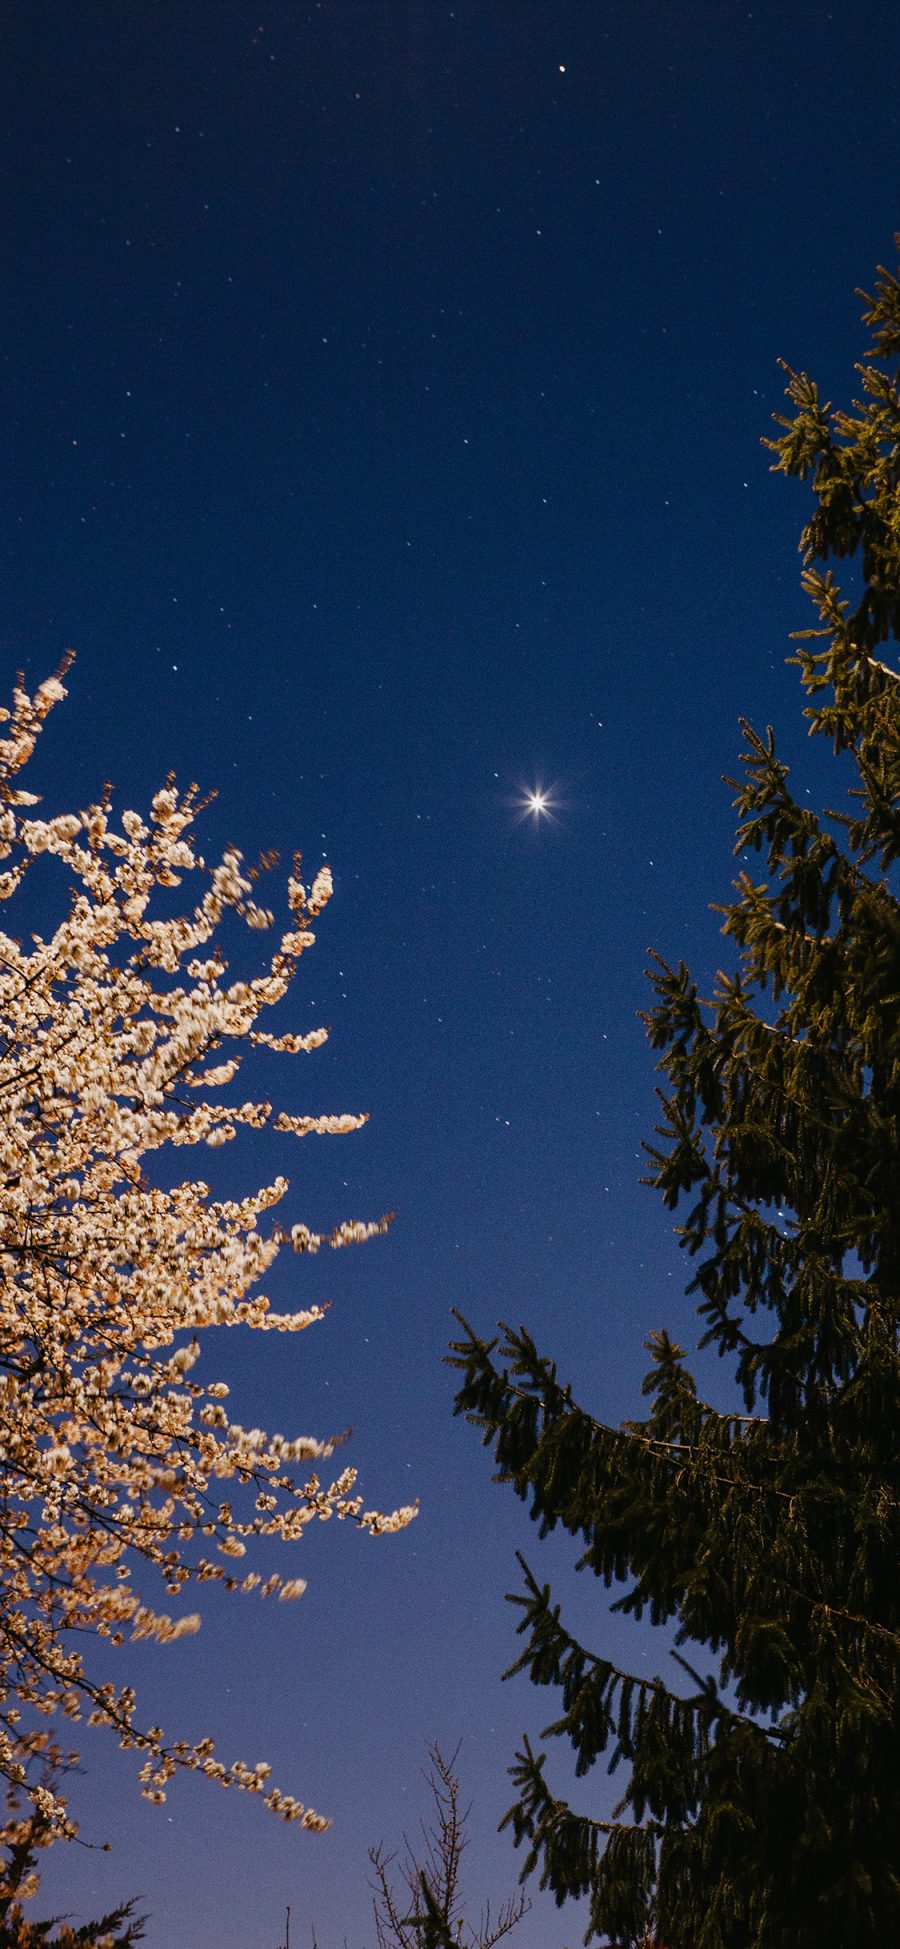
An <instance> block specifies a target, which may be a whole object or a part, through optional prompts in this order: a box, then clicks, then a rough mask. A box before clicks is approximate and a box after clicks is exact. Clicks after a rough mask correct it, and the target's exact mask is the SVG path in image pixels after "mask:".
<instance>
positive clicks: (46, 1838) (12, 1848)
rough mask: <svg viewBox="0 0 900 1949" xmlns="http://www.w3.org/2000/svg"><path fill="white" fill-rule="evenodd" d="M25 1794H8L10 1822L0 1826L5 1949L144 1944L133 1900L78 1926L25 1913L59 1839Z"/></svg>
mask: <svg viewBox="0 0 900 1949" xmlns="http://www.w3.org/2000/svg"><path fill="white" fill-rule="evenodd" d="M21 1798H22V1795H21V1792H20V1790H19V1789H17V1788H15V1787H12V1788H10V1789H9V1790H8V1792H7V1806H6V1813H7V1818H6V1821H5V1823H4V1824H3V1826H2V1828H0V1949H137V1945H138V1943H140V1942H143V1940H144V1917H143V1916H141V1915H137V1914H136V1913H135V1908H136V1903H135V1902H134V1901H130V1902H122V1903H121V1904H120V1906H119V1907H118V1908H115V1909H112V1910H111V1911H110V1913H109V1914H108V1915H102V1916H100V1917H99V1918H98V1919H97V1920H96V1921H91V1922H82V1923H80V1924H79V1923H73V1922H71V1921H70V1920H69V1919H68V1917H66V1916H61V1915H56V1916H52V1917H50V1918H49V1919H48V1920H45V1921H40V1922H38V1921H35V1920H33V1919H31V1918H30V1917H29V1916H28V1915H27V1914H26V1906H25V1905H26V1904H27V1905H28V1906H30V1904H31V1902H32V1901H33V1900H34V1898H35V1896H36V1895H37V1892H38V1888H39V1886H40V1871H39V1868H38V1861H39V1858H40V1855H41V1854H42V1852H43V1850H44V1849H45V1848H48V1847H49V1846H51V1844H52V1842H53V1840H54V1826H53V1820H52V1817H51V1815H50V1814H48V1813H47V1812H45V1811H44V1810H42V1808H41V1806H40V1804H38V1805H37V1806H34V1807H33V1808H32V1809H31V1811H30V1812H28V1811H26V1812H23V1810H22V1807H21V1804H20V1803H21Z"/></svg>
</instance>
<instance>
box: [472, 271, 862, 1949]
mask: <svg viewBox="0 0 900 1949" xmlns="http://www.w3.org/2000/svg"><path fill="white" fill-rule="evenodd" d="M897 244H898V249H900V237H898V239H897ZM860 295H861V296H865V294H863V293H861V294H860ZM865 304H866V310H865V313H864V322H865V324H866V325H867V326H868V327H869V329H870V331H871V333H872V335H873V344H872V348H871V350H870V351H869V352H868V353H867V354H866V358H865V362H864V363H863V364H861V365H860V366H858V367H857V372H858V374H859V380H860V386H861V390H862V394H863V397H862V401H861V402H857V403H855V404H854V406H853V409H852V411H849V412H842V411H837V410H833V409H832V407H831V406H830V405H825V404H823V403H822V402H821V401H820V397H819V393H818V391H817V388H816V386H815V385H814V384H813V382H812V381H811V380H810V379H809V378H808V377H806V376H805V375H804V374H798V373H794V372H790V371H788V369H787V368H785V370H786V371H788V378H789V385H788V398H789V400H790V412H789V414H788V416H786V417H779V419H778V428H779V431H778V435H777V437H776V438H775V439H773V440H771V441H768V442H766V444H767V445H769V446H770V447H771V449H772V451H773V453H774V455H775V470H776V471H778V470H780V471H781V472H783V473H786V474H790V475H796V476H799V477H800V478H801V479H804V480H809V481H810V482H811V485H812V490H813V495H814V500H815V505H814V511H813V513H812V516H811V519H810V520H809V522H808V525H807V526H806V528H805V529H804V531H803V536H802V541H801V548H802V552H803V560H804V573H803V582H804V585H805V588H806V590H807V593H808V595H809V596H810V597H811V598H812V602H813V604H814V607H815V611H816V624H815V626H814V627H812V628H810V629H807V630H804V631H803V632H802V633H801V634H800V635H799V636H798V638H797V639H795V640H796V654H795V656H794V657H793V658H792V661H793V662H795V663H796V665H797V666H798V668H799V673H800V679H801V681H802V686H803V690H804V692H805V715H806V717H807V718H808V720H809V730H810V734H811V735H812V736H813V737H815V738H819V739H825V740H827V742H828V744H829V745H830V746H831V748H832V750H833V752H834V753H835V754H836V763H835V780H836V783H835V788H834V790H835V796H836V797H837V798H838V800H839V803H838V806H837V809H834V810H832V809H828V810H823V811H822V812H821V813H818V814H817V813H816V812H815V811H814V810H812V809H810V803H809V801H808V800H806V802H804V803H800V802H799V800H798V798H797V797H796V796H794V794H793V792H792V790H791V785H790V781H789V775H788V768H787V766H786V765H785V764H784V763H783V762H782V761H781V759H780V758H779V756H778V754H777V751H776V745H775V739H774V735H773V733H772V731H771V729H770V730H768V731H767V732H766V734H765V735H764V736H763V735H760V734H759V733H758V732H757V731H755V730H754V729H752V728H751V726H750V725H749V724H743V725H742V730H743V733H744V744H745V749H744V751H743V754H742V761H741V763H742V771H741V775H740V778H739V780H738V781H732V782H734V783H735V786H736V791H737V797H736V801H735V803H736V806H737V811H738V828H737V846H736V849H735V850H736V852H740V853H742V854H746V853H747V852H748V851H755V853H757V854H758V855H760V856H761V860H762V862H764V865H763V867H762V873H761V874H760V873H757V875H756V876H755V877H754V876H751V875H750V874H748V873H741V874H740V875H739V877H738V879H737V880H736V882H735V889H734V898H733V900H732V901H731V902H730V904H729V905H727V906H726V907H724V908H723V909H721V911H722V913H723V915H724V925H723V932H724V934H725V935H726V937H727V939H728V941H729V942H730V943H732V944H733V946H732V948H731V950H730V952H731V967H730V971H729V972H726V973H722V974H720V975H719V976H718V978H717V982H716V985H715V989H714V993H713V995H712V997H711V999H709V1000H704V999H702V998H701V996H700V994H699V992H698V988H697V985H696V984H695V982H694V980H693V979H692V977H691V974H690V972H689V970H688V969H687V967H685V966H684V965H681V966H679V967H677V968H671V967H669V966H667V965H666V964H665V963H663V962H662V961H659V962H655V963H654V966H653V968H652V971H651V975H650V979H651V982H652V986H653V991H654V999H653V1005H652V1007H651V1008H650V1010H649V1012H648V1013H647V1015H646V1017H645V1021H646V1025H647V1029H648V1032H649V1037H650V1041H651V1044H652V1045H653V1047H654V1048H655V1049H657V1050H658V1051H660V1052H661V1059H660V1069H661V1071H662V1072H663V1076H664V1087H663V1089H662V1090H661V1091H660V1099H661V1103H662V1112H661V1123H660V1125H659V1126H658V1134H657V1141H656V1142H655V1143H654V1144H653V1145H648V1146H647V1150H648V1153H649V1157H650V1161H651V1167H652V1168H651V1174H650V1177H649V1179H648V1181H649V1182H651V1183H652V1184H654V1185H655V1186H656V1187H657V1189H658V1190H659V1191H660V1192H661V1193H662V1196H663V1198H664V1200H665V1203H666V1205H667V1206H668V1207H669V1208H670V1209H672V1210H675V1208H676V1207H677V1208H678V1211H679V1220H680V1223H679V1228H678V1229H679V1234H680V1240H681V1244H682V1245H683V1247H684V1249H685V1251H686V1252H687V1254H688V1255H689V1257H690V1259H691V1260H692V1262H693V1264H692V1273H693V1277H692V1280H691V1285H690V1287H689V1290H690V1291H692V1292H694V1293H696V1295H697V1301H698V1312H699V1318H700V1322H701V1332H702V1337H701V1339H700V1345H701V1346H702V1345H709V1346H711V1347H713V1348H715V1349H717V1351H718V1353H719V1354H720V1355H721V1356H723V1358H724V1360H725V1362H726V1364H727V1369H730V1371H731V1372H732V1373H733V1376H734V1381H735V1383H736V1385H735V1388H734V1396H733V1398H734V1406H735V1412H733V1413H732V1412H726V1413H723V1412H721V1411H717V1410H716V1409H715V1408H714V1407H713V1406H712V1405H711V1404H710V1403H708V1402H707V1401H705V1400H704V1399H702V1398H701V1395H700V1392H699V1390H698V1386H697V1383H696V1381H695V1379H694V1377H693V1376H692V1374H691V1372H690V1370H689V1367H688V1364H687V1361H686V1356H685V1354H684V1353H683V1352H682V1350H681V1348H679V1347H678V1346H677V1345H676V1344H675V1343H674V1342H673V1340H672V1339H671V1338H670V1337H669V1335H668V1334H667V1333H666V1332H664V1331H662V1332H659V1333H655V1334H654V1335H653V1337H652V1339H651V1340H650V1342H649V1343H648V1344H649V1351H650V1355H651V1358H652V1366H651V1371H650V1373H649V1374H648V1376H647V1379H646V1381H645V1383H644V1391H645V1394H646V1396H647V1397H648V1401H649V1411H648V1413H647V1416H646V1419H644V1420H640V1421H633V1422H627V1423H624V1424H623V1425H622V1426H620V1427H610V1426H605V1425H603V1424H602V1423H600V1422H598V1421H597V1420H596V1419H594V1418H593V1416H592V1415H591V1414H590V1413H589V1412H588V1411H587V1409H586V1408H584V1407H582V1406H580V1405H579V1404H578V1402H577V1401H576V1398H575V1396H574V1394H573V1391H572V1389H571V1387H569V1386H568V1385H564V1384H563V1383H562V1381H561V1380H560V1379H559V1378H558V1376H557V1370H556V1367H555V1365H554V1363H553V1362H552V1361H551V1360H549V1359H547V1358H545V1357H543V1356H542V1355H541V1354H540V1353H539V1352H538V1349H537V1347H536V1345H535V1343H534V1341H533V1339H532V1338H531V1336H530V1335H529V1334H528V1333H527V1332H525V1331H524V1329H522V1330H519V1331H517V1332H513V1331H510V1330H508V1329H504V1331H503V1335H502V1337H501V1338H500V1339H497V1340H492V1341H490V1342H486V1341H484V1340H482V1339H480V1338H479V1337H478V1336H477V1335H476V1334H475V1333H473V1332H472V1331H471V1330H470V1329H469V1328H468V1327H466V1326H465V1322H463V1323H462V1324H463V1328H464V1334H465V1337H463V1338H462V1339H460V1340H459V1341H458V1342H457V1343H455V1345H454V1348H453V1355H452V1358H453V1361H454V1364H455V1365H457V1366H458V1367H459V1368H460V1369H461V1370H462V1383H461V1386H460V1388H459V1392H458V1394H457V1411H458V1412H462V1413H464V1414H466V1415H467V1416H469V1417H470V1418H472V1419H473V1420H474V1421H476V1422H477V1424H478V1425H479V1426H480V1427H481V1429H482V1432H483V1439H484V1441H485V1443H486V1444H489V1445H493V1448H494V1450H495V1453H496V1458H497V1462H498V1465H499V1470H500V1476H501V1479H502V1480H505V1481H508V1482H510V1483H512V1485H513V1487H514V1488H515V1490H516V1492H517V1493H518V1495H519V1496H520V1497H521V1498H522V1499H523V1501H525V1502H526V1504H527V1505H528V1507H529V1512H530V1514H531V1516H532V1517H533V1518H534V1520H535V1521H536V1522H537V1523H538V1525H539V1527H540V1532H541V1534H542V1535H543V1534H545V1533H546V1532H547V1531H549V1530H552V1529H555V1528H561V1529H563V1530H565V1531H568V1532H569V1534H570V1535H571V1536H572V1537H573V1539H577V1543H578V1548H579V1552H580V1554H579V1558H578V1566H577V1567H578V1568H579V1569H582V1570H585V1571H589V1572H593V1573H594V1575H595V1576H597V1577H599V1578H600V1579H601V1581H602V1582H603V1583H604V1584H605V1585H607V1586H615V1587H617V1588H618V1589H620V1591H621V1592H622V1594H620V1595H619V1597H618V1608H619V1609H621V1610H622V1611H624V1612H625V1613H626V1614H628V1615H629V1616H632V1617H634V1618H640V1617H642V1616H643V1617H648V1618H649V1619H651V1620H652V1622H653V1623H654V1624H656V1625H668V1626H669V1627H670V1630H671V1633H672V1637H673V1640H674V1646H675V1647H677V1649H676V1650H675V1656H676V1659H677V1661H678V1663H677V1666H676V1678H675V1680H674V1681H671V1682H670V1681H668V1680H664V1679H662V1678H649V1679H648V1678H647V1677H643V1676H640V1675H639V1674H638V1673H634V1672H629V1671H627V1670H623V1669H620V1668H619V1667H618V1666H617V1665H615V1664H613V1663H612V1662H611V1661H610V1660H609V1659H608V1658H606V1657H604V1655H603V1653H602V1648H601V1649H600V1650H588V1649H586V1648H585V1647H584V1646H582V1645H581V1644H580V1643H579V1642H577V1640H576V1639H575V1638H574V1637H573V1636H572V1635H571V1634H570V1633H569V1631H567V1629H566V1627H565V1623H564V1621H563V1617H562V1615H561V1610H560V1606H559V1605H558V1604H557V1603H555V1602H554V1600H553V1597H552V1595H551V1592H550V1589H549V1588H548V1587H547V1586H546V1585H544V1584H542V1583H541V1582H540V1581H539V1580H538V1579H537V1578H536V1577H535V1576H534V1575H533V1574H532V1573H531V1571H530V1570H528V1569H527V1567H526V1566H525V1565H524V1561H523V1570H524V1579H525V1581H524V1589H523V1590H522V1591H521V1592H520V1593H519V1594H518V1595H517V1596H516V1597H515V1599H514V1601H515V1602H516V1603H517V1604H518V1605H519V1606H520V1608H521V1618H520V1623H519V1630H520V1632H521V1635H522V1638H523V1646H522V1650H521V1655H520V1656H519V1658H518V1659H517V1661H516V1664H515V1665H514V1666H513V1667H512V1669H513V1670H514V1671H517V1670H522V1671H524V1672H526V1673H527V1674H528V1675H529V1677H530V1678H531V1679H532V1680H533V1682H534V1683H535V1684H538V1685H549V1686H551V1687H553V1688H556V1690H557V1692H558V1693H559V1694H560V1695H561V1696H560V1699H559V1715H558V1717H557V1718H556V1719H555V1720H554V1722H553V1724H552V1725H550V1726H548V1727H547V1729H546V1733H545V1734H544V1735H543V1736H544V1737H550V1736H554V1737H560V1738H562V1739H563V1740H566V1741H568V1742H569V1743H570V1745H571V1747H572V1749H573V1751H574V1754H575V1759H576V1768H577V1773H578V1774H579V1775H584V1774H587V1773H589V1772H590V1770H591V1768H592V1767H593V1766H594V1765H595V1762H597V1761H598V1760H600V1759H601V1758H605V1759H606V1761H607V1762H608V1763H609V1764H610V1766H611V1767H612V1768H615V1767H616V1766H617V1765H619V1764H621V1766H622V1769H623V1773H624V1775H625V1778H626V1784H625V1786H624V1791H623V1794H622V1798H621V1801H620V1803H619V1805H618V1807H617V1808H616V1811H615V1814H614V1816H613V1817H612V1818H611V1819H609V1820H598V1819H595V1818H592V1817H591V1815H590V1812H589V1811H588V1812H585V1811H579V1810H576V1809H575V1808H574V1807H573V1806H571V1805H570V1804H568V1802H567V1800H566V1799H565V1798H564V1797H561V1796H557V1794H556V1793H555V1792H554V1790H553V1786H552V1784H551V1781H550V1778H549V1777H548V1773H549V1771H550V1769H548V1768H547V1766H546V1759H547V1755H546V1753H545V1752H543V1751H541V1752H535V1751H534V1750H533V1749H532V1747H531V1746H530V1745H529V1744H528V1743H527V1742H526V1743H525V1745H524V1747H523V1750H522V1752H520V1753H519V1754H518V1755H517V1758H516V1762H515V1765H514V1766H513V1767H511V1768H510V1772H511V1774H512V1777H513V1779H514V1782H515V1788H516V1799H515V1802H514V1805H513V1806H512V1807H511V1808H510V1811H509V1813H508V1815H507V1816H506V1820H507V1821H508V1822H509V1823H510V1825H511V1827H512V1830H513V1834H514V1837H515V1840H516V1843H517V1844H523V1843H524V1844H525V1845H526V1846H527V1859H526V1862H525V1869H524V1870H523V1873H529V1872H531V1871H533V1870H534V1869H535V1868H539V1869H540V1874H541V1880H542V1884H543V1885H544V1886H546V1887H549V1888H550V1889H551V1890H552V1891H553V1893H554V1894H555V1896H556V1898H557V1901H558V1902H560V1903H562V1902H563V1901H564V1900H565V1899H566V1898H567V1897H569V1896H586V1897H588V1900H589V1905H590V1926H589V1931H588V1936H587V1938H586V1939H587V1940H588V1941H589V1940H590V1939H591V1937H592V1936H593V1937H594V1938H599V1939H600V1940H601V1941H603V1942H606V1943H609V1944H614V1945H616V1946H617V1949H619V1946H621V1949H626V1945H628V1946H629V1949H631V1946H632V1945H636V1944H638V1943H641V1942H647V1941H651V1942H655V1943H658V1944H665V1945H666V1949H875V1945H878V1949H886V1946H887V1944H889V1943H891V1944H893V1943H897V1942H900V1738H898V1735H900V1711H898V1664H900V1575H898V1540H900V1521H898V1502H900V1359H898V1320H900V898H898V887H900V882H898V877H897V866H896V863H897V861H898V858H900V676H898V671H897V669H896V668H895V664H896V663H897V661H898V651H897V649H896V647H893V648H892V647H891V646H892V645H894V646H895V645H896V644H897V642H898V639H900V390H898V384H897V379H896V378H895V377H894V376H893V372H892V367H896V362H897V360H898V356H900V283H898V281H897V279H896V278H895V277H893V276H892V275H890V274H889V273H888V272H887V271H885V270H880V271H879V275H878V282H877V285H876V294H875V297H874V298H866V299H865ZM836 560H842V561H843V562H844V563H845V564H847V566H846V567H845V568H843V569H842V570H841V577H842V580H843V593H842V589H841V587H840V586H839V583H838V581H837V579H836V577H835V574H834V571H833V569H832V567H831V566H830V564H832V563H833V562H835V561H836ZM886 646H887V647H886ZM848 776H849V777H850V796H849V798H847V799H845V798H844V797H843V793H844V791H845V789H846V780H847V777H848ZM727 1398H728V1396H726V1399H727Z"/></svg>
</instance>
